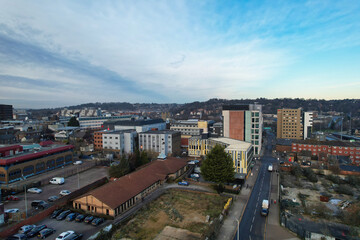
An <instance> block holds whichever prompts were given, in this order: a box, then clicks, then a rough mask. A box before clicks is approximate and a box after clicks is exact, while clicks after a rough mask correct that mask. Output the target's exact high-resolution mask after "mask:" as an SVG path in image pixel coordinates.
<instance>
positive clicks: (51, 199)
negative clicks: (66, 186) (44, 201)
mask: <svg viewBox="0 0 360 240" xmlns="http://www.w3.org/2000/svg"><path fill="white" fill-rule="evenodd" d="M58 199H59V197H58V196H50V197H49V198H48V201H49V202H54V201H56V200H58Z"/></svg>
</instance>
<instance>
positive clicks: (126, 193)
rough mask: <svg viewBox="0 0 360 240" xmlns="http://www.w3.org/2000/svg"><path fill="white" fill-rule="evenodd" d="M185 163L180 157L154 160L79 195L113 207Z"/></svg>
mask: <svg viewBox="0 0 360 240" xmlns="http://www.w3.org/2000/svg"><path fill="white" fill-rule="evenodd" d="M186 164H187V160H186V159H182V158H168V159H166V160H156V161H153V162H151V163H150V164H149V165H147V166H146V167H144V168H141V169H139V170H137V171H135V172H133V173H130V174H128V175H125V176H123V177H121V178H119V179H118V180H116V181H113V182H110V183H107V184H105V185H104V186H101V187H99V188H97V189H95V190H93V191H91V192H89V193H88V194H85V195H83V196H81V197H84V196H88V195H92V196H94V197H95V198H96V199H98V200H99V201H101V202H103V203H104V204H106V205H108V206H109V207H111V208H112V209H114V208H117V207H118V206H120V205H121V204H123V203H124V202H126V201H128V200H129V199H131V198H132V197H135V196H136V195H138V194H139V193H141V192H142V191H143V190H145V189H146V188H148V187H149V186H151V185H152V184H154V183H156V182H157V181H159V180H165V179H166V177H167V176H168V175H169V174H173V173H175V172H177V171H178V170H179V169H181V168H183V167H184V166H186ZM81 197H80V198H81Z"/></svg>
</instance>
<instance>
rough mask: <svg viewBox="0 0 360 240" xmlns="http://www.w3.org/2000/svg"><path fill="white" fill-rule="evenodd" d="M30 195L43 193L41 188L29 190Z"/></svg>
mask: <svg viewBox="0 0 360 240" xmlns="http://www.w3.org/2000/svg"><path fill="white" fill-rule="evenodd" d="M27 192H28V193H42V190H41V189H40V188H29V189H28V190H27Z"/></svg>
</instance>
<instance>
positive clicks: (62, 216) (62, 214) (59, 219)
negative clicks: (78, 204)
mask: <svg viewBox="0 0 360 240" xmlns="http://www.w3.org/2000/svg"><path fill="white" fill-rule="evenodd" d="M70 213H71V211H70V210H65V211H62V212H61V213H60V214H59V215H58V216H57V217H56V220H58V221H61V220H64V219H65V218H66V216H67V215H69V214H70Z"/></svg>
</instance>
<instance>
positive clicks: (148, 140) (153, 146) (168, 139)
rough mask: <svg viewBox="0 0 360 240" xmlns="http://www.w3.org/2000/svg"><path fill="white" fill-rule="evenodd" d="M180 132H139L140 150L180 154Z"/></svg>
mask: <svg viewBox="0 0 360 240" xmlns="http://www.w3.org/2000/svg"><path fill="white" fill-rule="evenodd" d="M180 145H181V134H180V132H177V131H172V130H159V131H148V132H143V133H140V134H139V148H140V150H151V151H154V152H157V153H163V154H165V156H168V155H170V154H174V155H180Z"/></svg>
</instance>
